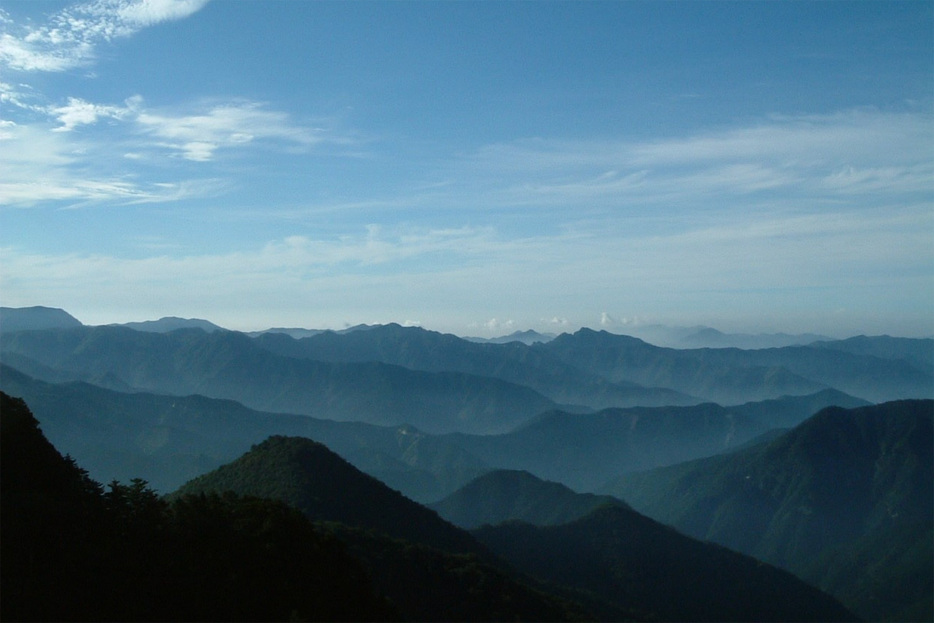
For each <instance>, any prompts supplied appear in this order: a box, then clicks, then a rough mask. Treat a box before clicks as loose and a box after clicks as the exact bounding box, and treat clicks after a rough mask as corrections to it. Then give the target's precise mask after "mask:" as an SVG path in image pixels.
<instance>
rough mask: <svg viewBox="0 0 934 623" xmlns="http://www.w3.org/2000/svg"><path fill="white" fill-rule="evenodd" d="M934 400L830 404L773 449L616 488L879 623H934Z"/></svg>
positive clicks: (666, 518)
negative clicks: (884, 621) (851, 406)
mask: <svg viewBox="0 0 934 623" xmlns="http://www.w3.org/2000/svg"><path fill="white" fill-rule="evenodd" d="M932 419H934V401H930V400H918V401H898V402H891V403H885V404H881V405H873V406H868V407H861V408H857V409H852V410H846V409H840V408H828V409H825V410H823V411H821V412H820V413H818V414H816V415H815V416H814V417H812V418H810V419H809V420H807V421H806V422H804V423H803V424H801V425H799V426H798V427H797V428H795V429H794V430H792V431H789V432H788V433H785V434H784V435H782V436H781V437H779V438H778V439H775V440H773V441H771V442H769V443H766V444H763V445H760V446H756V447H752V448H749V449H746V450H743V451H740V452H736V453H733V454H729V455H723V456H716V457H711V458H707V459H701V460H697V461H693V462H690V463H685V464H682V465H675V466H672V467H667V468H662V469H658V470H654V471H650V472H646V473H642V474H631V475H627V476H623V477H622V478H620V479H619V480H618V481H617V482H616V483H615V484H614V485H612V486H609V487H607V488H606V489H605V491H606V492H608V493H612V494H614V495H618V496H620V497H622V498H623V499H625V500H627V501H628V502H630V503H631V504H632V505H633V507H634V508H636V509H638V510H640V511H641V512H645V513H646V514H648V515H649V516H651V517H654V518H656V519H658V520H660V521H663V522H665V523H670V524H671V525H673V526H675V527H676V528H678V529H679V530H682V531H684V532H685V533H686V534H689V535H692V536H695V537H698V538H702V539H708V540H712V541H715V542H718V543H721V544H723V545H726V546H727V547H730V548H732V549H735V550H737V551H741V552H745V553H748V554H750V555H753V556H756V557H757V558H761V559H763V560H765V561H768V562H771V563H773V564H777V565H781V566H783V567H785V568H787V569H789V570H791V571H793V572H794V573H796V574H798V575H799V576H801V577H803V578H805V579H807V580H808V581H811V582H813V583H815V584H816V585H818V586H821V587H823V588H825V589H826V590H828V591H830V592H831V593H833V594H834V595H836V596H838V597H839V598H840V599H841V601H843V602H844V603H846V604H848V605H849V606H850V607H851V608H852V609H853V610H854V611H855V612H857V613H858V614H860V615H861V616H864V617H866V618H867V619H870V620H880V619H890V620H931V618H932V616H934V612H932V602H934V536H932V526H934V521H932V516H934V478H932V470H934V429H932Z"/></svg>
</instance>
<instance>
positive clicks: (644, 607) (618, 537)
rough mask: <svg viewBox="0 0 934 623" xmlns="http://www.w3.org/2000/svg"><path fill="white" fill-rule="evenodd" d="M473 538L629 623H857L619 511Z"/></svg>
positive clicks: (771, 570)
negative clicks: (606, 607)
mask: <svg viewBox="0 0 934 623" xmlns="http://www.w3.org/2000/svg"><path fill="white" fill-rule="evenodd" d="M474 534H475V535H476V536H477V538H478V539H480V541H482V542H483V543H484V544H486V545H487V546H488V547H490V549H492V550H493V551H495V552H496V553H498V554H500V555H501V556H503V557H505V558H506V559H507V560H509V561H510V562H512V563H513V564H514V565H515V566H516V567H517V568H519V569H521V570H523V571H525V572H527V573H529V574H531V575H532V576H534V577H537V578H539V579H541V580H544V581H548V582H551V583H554V584H560V585H566V586H571V587H576V588H579V589H582V590H587V591H590V592H591V593H592V594H593V595H595V596H596V597H597V598H599V599H600V600H603V601H604V602H605V603H607V604H609V605H611V606H612V607H615V608H616V609H618V610H617V611H618V612H628V613H629V614H630V616H634V618H636V620H660V621H854V620H858V619H856V617H855V616H854V615H853V614H852V613H850V612H849V611H847V610H846V609H845V608H844V607H843V606H841V605H840V604H839V602H837V601H836V600H834V599H833V598H831V597H830V596H828V595H827V594H825V593H822V592H821V591H819V590H817V589H815V588H813V587H811V586H809V585H807V584H805V583H804V582H802V581H801V580H799V579H798V578H796V577H794V576H793V575H791V574H790V573H787V572H784V571H781V570H779V569H776V568H775V567H771V566H769V565H764V564H762V563H761V562H759V561H757V560H754V559H752V558H749V557H746V556H743V555H741V554H737V553H735V552H731V551H729V550H727V549H725V548H722V547H719V546H717V545H713V544H710V543H702V542H700V541H696V540H694V539H691V538H689V537H686V536H684V535H682V534H680V533H678V532H676V531H675V530H673V529H671V528H668V527H666V526H663V525H661V524H659V523H657V522H655V521H653V520H651V519H649V518H647V517H644V516H642V515H639V514H638V513H636V512H634V511H632V510H630V509H627V508H622V507H619V506H609V507H603V508H600V509H597V510H595V511H593V512H591V513H590V514H589V515H587V516H585V517H583V518H581V519H578V520H577V521H574V522H571V523H567V524H563V525H559V526H533V525H530V524H524V523H516V522H513V523H506V524H502V525H499V526H488V527H484V528H481V529H479V530H476V531H475V532H474Z"/></svg>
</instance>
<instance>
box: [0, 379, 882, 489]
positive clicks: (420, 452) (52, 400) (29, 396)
mask: <svg viewBox="0 0 934 623" xmlns="http://www.w3.org/2000/svg"><path fill="white" fill-rule="evenodd" d="M0 389H2V390H3V391H6V392H8V393H11V394H13V395H16V396H20V397H23V398H25V399H26V400H28V401H29V404H30V405H32V408H33V411H34V412H35V413H36V414H37V416H38V417H40V418H42V421H43V422H44V427H45V431H46V434H47V435H48V436H49V438H50V439H51V440H52V441H53V442H54V443H55V444H56V445H57V446H58V447H61V448H62V449H63V450H64V451H66V452H68V453H69V454H70V455H71V456H73V457H76V458H77V459H79V460H80V461H81V463H82V465H84V466H85V467H86V468H87V469H88V470H89V471H90V473H91V475H92V476H94V477H95V478H97V479H99V480H102V481H104V482H109V481H111V480H113V479H117V480H127V479H129V478H133V477H142V478H145V479H146V480H147V481H148V482H150V483H151V484H152V486H154V487H155V488H156V489H157V490H159V491H163V492H167V491H171V490H173V489H175V488H177V487H178V486H180V485H181V484H182V483H184V482H185V481H187V480H189V479H191V478H194V477H195V476H197V475H199V474H202V473H204V472H206V471H209V470H211V469H214V468H216V467H218V466H219V465H221V464H223V463H226V462H229V461H231V460H233V459H234V458H236V457H237V456H239V455H240V454H242V453H243V452H245V451H246V450H247V449H249V448H250V446H251V445H253V444H255V443H258V442H259V441H261V440H262V439H265V438H266V437H269V436H272V435H287V436H305V437H310V438H313V439H316V440H318V441H321V442H323V443H325V444H327V445H328V447H329V448H331V449H333V450H335V451H337V452H339V453H340V454H341V455H342V456H344V457H345V458H346V459H347V460H349V461H350V462H351V463H353V464H354V465H355V466H356V467H358V468H359V469H361V470H363V471H365V472H367V473H368V474H370V475H372V476H374V477H376V478H379V479H380V480H382V481H384V482H386V483H387V484H390V485H391V486H392V487H394V488H396V489H398V490H400V491H402V492H404V493H405V494H406V495H407V496H409V497H411V498H412V499H414V500H417V501H419V502H424V503H427V502H434V501H437V500H440V499H441V498H442V497H444V496H446V495H448V494H450V493H452V492H454V491H455V490H456V489H457V488H459V487H461V486H462V485H464V484H466V483H467V482H468V481H470V480H472V479H473V478H475V477H476V476H479V475H481V474H483V473H485V472H487V471H489V470H491V469H495V468H506V469H518V470H527V471H530V472H532V473H534V474H536V475H537V476H538V477H540V478H546V479H549V480H554V481H556V482H560V483H563V484H565V485H567V486H571V487H573V488H576V489H578V490H593V489H595V488H597V487H599V486H601V485H603V484H604V483H605V482H606V481H607V480H609V479H610V478H613V477H616V476H618V475H620V474H621V473H624V472H626V471H633V470H637V469H645V468H647V467H654V466H658V465H664V464H671V463H676V462H679V461H682V460H687V459H692V458H698V457H700V456H708V455H711V454H716V453H719V452H724V451H727V450H731V449H735V448H738V447H740V446H741V445H742V444H743V443H745V442H747V441H749V440H751V439H753V438H755V437H757V436H758V435H760V434H763V433H764V432H766V431H769V430H773V429H775V428H781V427H790V426H792V425H794V424H797V423H799V422H801V421H802V420H804V419H805V418H807V417H808V416H809V415H811V414H812V413H814V412H816V411H817V410H818V409H820V408H822V407H825V406H828V405H843V406H857V405H861V404H864V403H863V402H862V401H859V400H856V399H854V398H851V397H849V396H846V395H845V394H841V393H839V392H835V391H832V390H825V391H823V392H819V393H817V394H814V395H812V396H803V397H786V398H783V399H776V400H770V401H765V402H761V403H748V404H746V405H742V406H741V407H732V408H729V409H727V408H724V407H719V406H717V405H712V404H708V405H701V406H697V407H655V408H644V409H643V408H632V409H614V410H607V411H601V412H598V413H595V414H575V413H567V412H562V411H550V412H547V413H545V414H542V415H540V416H537V417H536V418H534V419H533V421H531V422H529V423H528V424H527V425H525V426H523V427H521V428H520V429H517V430H515V431H512V432H510V433H505V434H502V435H431V434H428V433H425V432H424V431H421V430H419V429H417V428H415V427H412V426H407V425H402V426H380V425H375V424H367V423H364V422H338V421H333V420H325V419H320V418H313V417H309V416H302V415H295V414H282V413H278V414H277V413H267V412H262V411H257V410H254V409H249V408H247V407H244V406H243V405H241V404H239V403H237V402H234V401H231V400H223V399H214V398H207V397H204V396H197V395H195V396H168V395H158V394H152V393H148V392H134V393H128V392H117V391H113V390H109V389H105V388H102V387H99V386H96V385H92V384H89V383H85V382H68V383H47V382H45V381H40V380H37V379H34V378H31V377H29V376H28V375H26V374H23V373H22V372H20V371H18V370H16V369H14V368H11V367H9V366H6V365H4V364H0Z"/></svg>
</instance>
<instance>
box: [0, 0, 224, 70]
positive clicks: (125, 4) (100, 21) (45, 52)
mask: <svg viewBox="0 0 934 623" xmlns="http://www.w3.org/2000/svg"><path fill="white" fill-rule="evenodd" d="M205 4H207V0H96V1H95V2H87V3H82V4H77V5H74V6H71V7H68V8H65V9H63V10H62V11H60V12H58V13H56V14H53V15H51V16H50V17H49V19H48V23H47V24H44V25H41V26H22V27H19V28H17V27H16V25H15V24H13V22H12V20H10V19H9V17H8V16H6V15H4V19H3V20H2V26H3V29H4V32H3V33H2V34H0V65H3V66H6V67H7V68H9V69H12V70H17V71H45V72H60V71H66V70H68V69H73V68H75V67H81V66H85V65H88V64H90V63H91V62H92V61H93V60H94V58H95V53H96V49H97V47H98V46H99V45H101V44H102V43H105V42H109V41H112V40H113V39H116V38H120V37H129V36H131V35H133V34H135V33H137V32H139V31H140V30H142V29H143V28H147V27H149V26H153V25H155V24H158V23H161V22H165V21H170V20H177V19H183V18H185V17H188V16H190V15H192V14H193V13H195V12H197V11H199V10H200V9H201V8H202V7H204V5H205ZM13 30H15V31H16V32H11V31H13Z"/></svg>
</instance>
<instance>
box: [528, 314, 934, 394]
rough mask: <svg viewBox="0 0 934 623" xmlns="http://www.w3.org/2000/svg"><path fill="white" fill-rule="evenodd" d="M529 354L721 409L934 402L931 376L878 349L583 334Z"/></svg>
mask: <svg viewBox="0 0 934 623" xmlns="http://www.w3.org/2000/svg"><path fill="white" fill-rule="evenodd" d="M914 343H917V344H919V345H920V348H925V347H926V346H925V345H926V344H932V345H934V342H930V343H928V342H927V341H924V340H917V341H916V342H914ZM531 348H533V349H540V350H543V351H546V352H548V353H550V354H552V355H554V356H556V357H558V358H559V359H562V360H563V361H565V362H566V363H568V364H571V365H574V366H576V367H578V368H581V369H584V370H590V371H592V372H595V373H597V374H600V375H601V376H603V377H604V378H606V379H607V380H609V381H611V382H634V383H639V384H641V385H645V386H649V387H667V388H669V389H674V390H676V391H680V392H683V393H687V394H689V395H693V396H703V397H706V398H708V399H710V400H712V401H714V402H717V403H719V404H724V405H730V404H739V403H743V402H748V401H753V400H764V399H768V398H775V397H778V396H782V395H804V394H811V393H814V392H816V391H819V390H821V389H826V388H828V387H833V388H835V389H838V390H840V391H843V392H846V393H848V394H850V395H853V396H857V397H859V398H863V399H866V400H869V401H871V402H882V401H887V400H896V399H903V398H931V397H934V377H932V375H931V374H928V373H927V372H926V371H925V370H923V369H920V368H919V367H917V366H916V365H913V364H912V363H911V361H909V360H908V359H905V358H903V357H900V356H896V357H894V358H890V357H886V356H880V355H881V354H882V351H881V349H877V350H876V351H875V354H871V355H870V354H862V353H852V352H847V351H846V350H837V349H833V348H828V347H826V346H824V347H812V346H787V347H783V348H768V349H759V350H741V349H738V348H718V349H715V348H702V349H689V350H676V349H671V348H660V347H657V346H652V345H651V344H648V343H646V342H643V341H642V340H639V339H637V338H633V337H629V336H622V335H615V334H611V333H607V332H606V331H600V332H597V331H593V330H590V329H581V330H580V331H578V332H576V333H574V334H563V335H560V336H558V337H557V338H555V339H554V340H552V341H550V342H548V343H547V344H538V345H535V346H533V347H531Z"/></svg>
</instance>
